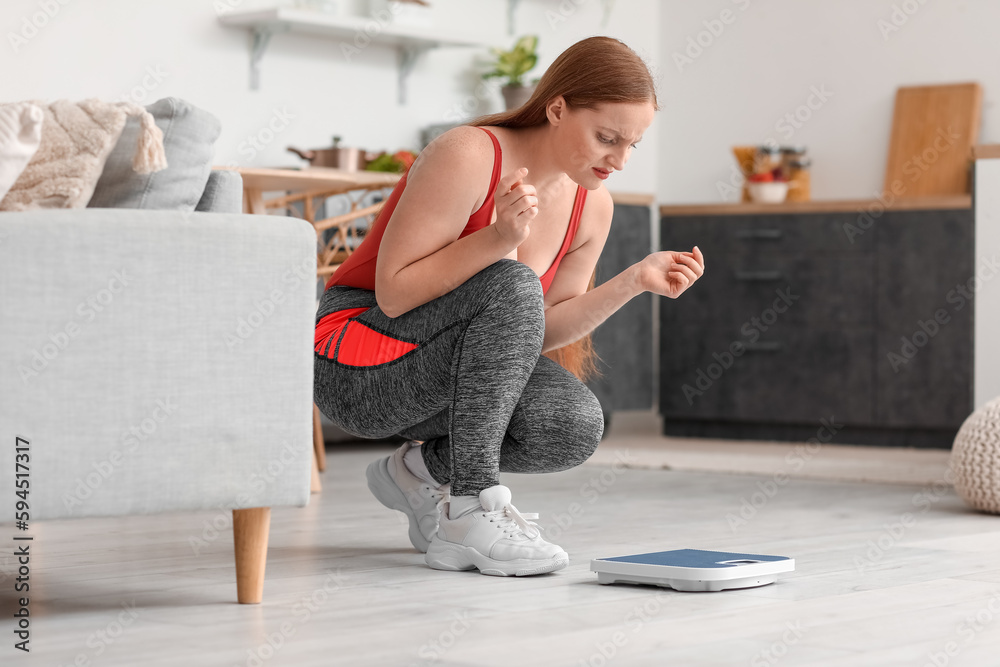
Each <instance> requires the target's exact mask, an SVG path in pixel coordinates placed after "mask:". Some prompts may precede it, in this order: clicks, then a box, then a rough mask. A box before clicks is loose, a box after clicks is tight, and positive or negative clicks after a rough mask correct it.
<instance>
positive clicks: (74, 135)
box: [0, 99, 166, 211]
mask: <svg viewBox="0 0 1000 667" xmlns="http://www.w3.org/2000/svg"><path fill="white" fill-rule="evenodd" d="M38 106H40V107H41V109H42V113H43V120H42V134H41V140H40V141H39V144H38V150H37V151H35V154H34V156H32V158H31V161H30V162H28V165H27V166H26V167H25V168H24V171H23V172H21V175H20V176H19V177H18V179H17V181H15V183H14V185H13V186H12V187H11V189H10V191H9V192H8V193H7V195H6V196H5V197H4V198H3V201H0V210H3V211H25V210H32V209H47V208H82V207H83V206H85V205H86V204H87V201H88V200H89V199H90V197H91V195H92V194H93V192H94V186H95V185H96V184H97V180H98V178H100V175H101V170H102V169H103V168H104V163H105V161H106V160H107V159H108V155H109V153H110V152H111V149H112V148H114V146H115V143H116V142H117V141H118V138H119V137H120V136H121V134H122V129H123V128H124V127H125V121H126V119H127V118H128V117H130V116H137V117H138V118H139V122H137V127H139V128H140V131H138V132H136V133H135V134H133V135H132V136H131V141H130V143H129V145H128V147H127V150H128V153H129V155H130V157H131V159H130V160H129V166H128V169H129V170H130V171H131V170H133V169H136V170H140V171H143V172H151V171H155V170H157V169H162V168H163V167H165V166H166V162H165V161H164V159H163V143H162V135H161V133H160V130H159V128H158V127H156V125H155V124H154V123H153V118H152V116H150V115H149V114H148V113H147V112H146V110H145V109H143V108H142V107H140V106H138V105H135V104H132V103H129V102H104V101H102V100H99V99H87V100H83V101H82V102H73V101H70V100H57V101H55V102H52V103H51V104H45V103H38Z"/></svg>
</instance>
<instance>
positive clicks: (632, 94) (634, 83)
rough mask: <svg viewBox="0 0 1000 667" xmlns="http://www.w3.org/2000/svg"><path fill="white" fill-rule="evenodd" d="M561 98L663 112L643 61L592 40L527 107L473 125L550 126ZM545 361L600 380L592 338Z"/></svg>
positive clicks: (572, 51)
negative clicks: (551, 106) (549, 110)
mask: <svg viewBox="0 0 1000 667" xmlns="http://www.w3.org/2000/svg"><path fill="white" fill-rule="evenodd" d="M559 95H562V96H563V99H564V100H566V105H567V106H568V107H570V108H574V109H593V108H594V107H596V106H597V105H599V104H603V103H608V102H631V103H636V102H652V104H653V108H654V109H659V108H660V107H659V105H658V104H657V101H656V87H655V84H654V82H653V77H652V75H650V73H649V68H648V67H647V66H646V63H645V62H643V60H642V58H640V57H639V56H638V55H637V54H636V53H635V51H633V50H632V49H630V48H629V47H628V46H626V45H625V44H624V43H622V42H621V41H619V40H617V39H614V38H612V37H589V38H587V39H584V40H582V41H579V42H577V43H576V44H574V45H573V46H571V47H569V48H568V49H566V50H565V51H563V52H562V53H561V54H560V55H559V57H558V58H556V59H555V61H554V62H553V63H552V64H551V65H550V66H549V68H548V69H547V70H545V74H543V75H542V78H541V79H540V80H539V81H538V85H537V86H536V87H535V92H534V93H532V95H531V98H529V99H528V101H527V102H525V103H524V104H523V105H522V106H520V107H518V108H517V109H511V110H509V111H504V112H502V113H495V114H490V115H488V116H481V117H479V118H476V119H475V120H473V121H471V122H470V123H469V125H473V126H476V127H482V126H490V127H507V128H512V129H518V128H527V127H536V126H538V125H544V124H546V123H548V122H549V121H548V117H547V115H546V111H545V107H546V106H547V105H548V103H549V102H550V101H552V100H553V99H555V98H556V97H558V96H559ZM595 279H596V274H595V275H591V276H590V284H589V285H588V286H587V289H588V290H591V289H593V288H594V283H595ZM545 356H547V357H549V358H550V359H552V360H554V361H556V362H557V363H559V364H560V365H561V366H562V367H563V368H565V369H566V370H568V371H569V372H571V373H573V375H575V376H577V377H578V378H580V379H581V380H584V381H585V380H587V379H589V378H591V377H593V376H595V375H598V374H599V373H598V370H597V363H596V362H597V354H596V352H595V351H594V343H593V340H592V338H591V335H590V334H587V335H586V336H584V337H583V338H581V339H579V340H577V341H576V342H574V343H570V344H569V345H566V346H564V347H561V348H558V349H556V350H551V351H550V352H547V353H546V354H545Z"/></svg>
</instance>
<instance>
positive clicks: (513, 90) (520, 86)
mask: <svg viewBox="0 0 1000 667" xmlns="http://www.w3.org/2000/svg"><path fill="white" fill-rule="evenodd" d="M537 48H538V36H537V35H525V36H523V37H520V38H519V39H518V40H517V43H516V44H514V48H513V49H511V50H510V51H503V50H501V49H492V52H493V56H494V57H495V60H494V61H493V63H492V67H493V69H492V70H491V71H489V72H487V73H486V74H484V75H483V78H484V79H493V78H498V79H506V80H507V82H506V84H504V86H503V87H502V88H501V89H500V92H502V93H503V99H504V102H505V103H506V104H507V108H508V109H516V108H518V107H519V106H521V105H522V104H524V103H525V102H527V101H528V98H530V97H531V94H532V93H533V92H535V83H537V79H536V80H535V81H533V82H531V83H530V84H526V83H525V82H524V75H525V74H527V73H528V72H530V71H531V70H532V69H533V68H534V67H535V65H536V64H538V53H537V51H536V49H537Z"/></svg>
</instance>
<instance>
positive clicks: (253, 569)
mask: <svg viewBox="0 0 1000 667" xmlns="http://www.w3.org/2000/svg"><path fill="white" fill-rule="evenodd" d="M270 528H271V508H270V507H251V508H249V509H243V510H233V544H234V545H235V551H236V599H237V600H239V601H240V604H260V601H261V599H262V598H263V597H264V567H265V565H267V537H268V534H269V532H270Z"/></svg>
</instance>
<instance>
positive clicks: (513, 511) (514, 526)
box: [486, 503, 541, 539]
mask: <svg viewBox="0 0 1000 667" xmlns="http://www.w3.org/2000/svg"><path fill="white" fill-rule="evenodd" d="M486 516H488V517H490V521H497V522H499V523H500V527H501V528H502V529H503V531H504V532H505V533H508V534H509V535H511V536H512V537H513V536H516V535H517V534H518V533H524V535H525V536H527V537H528V538H529V539H534V538H536V537H538V536H539V535H541V532H540V531H541V526H539V525H538V524H537V523H533V522H532V521H530V520H529V519H534V520H537V519H538V514H535V513H530V514H529V513H524V514H522V513H521V512H518V511H517V508H516V507H514V506H513V505H511V504H510V503H507V504H506V505H504V506H503V508H502V509H498V510H494V511H493V512H486Z"/></svg>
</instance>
